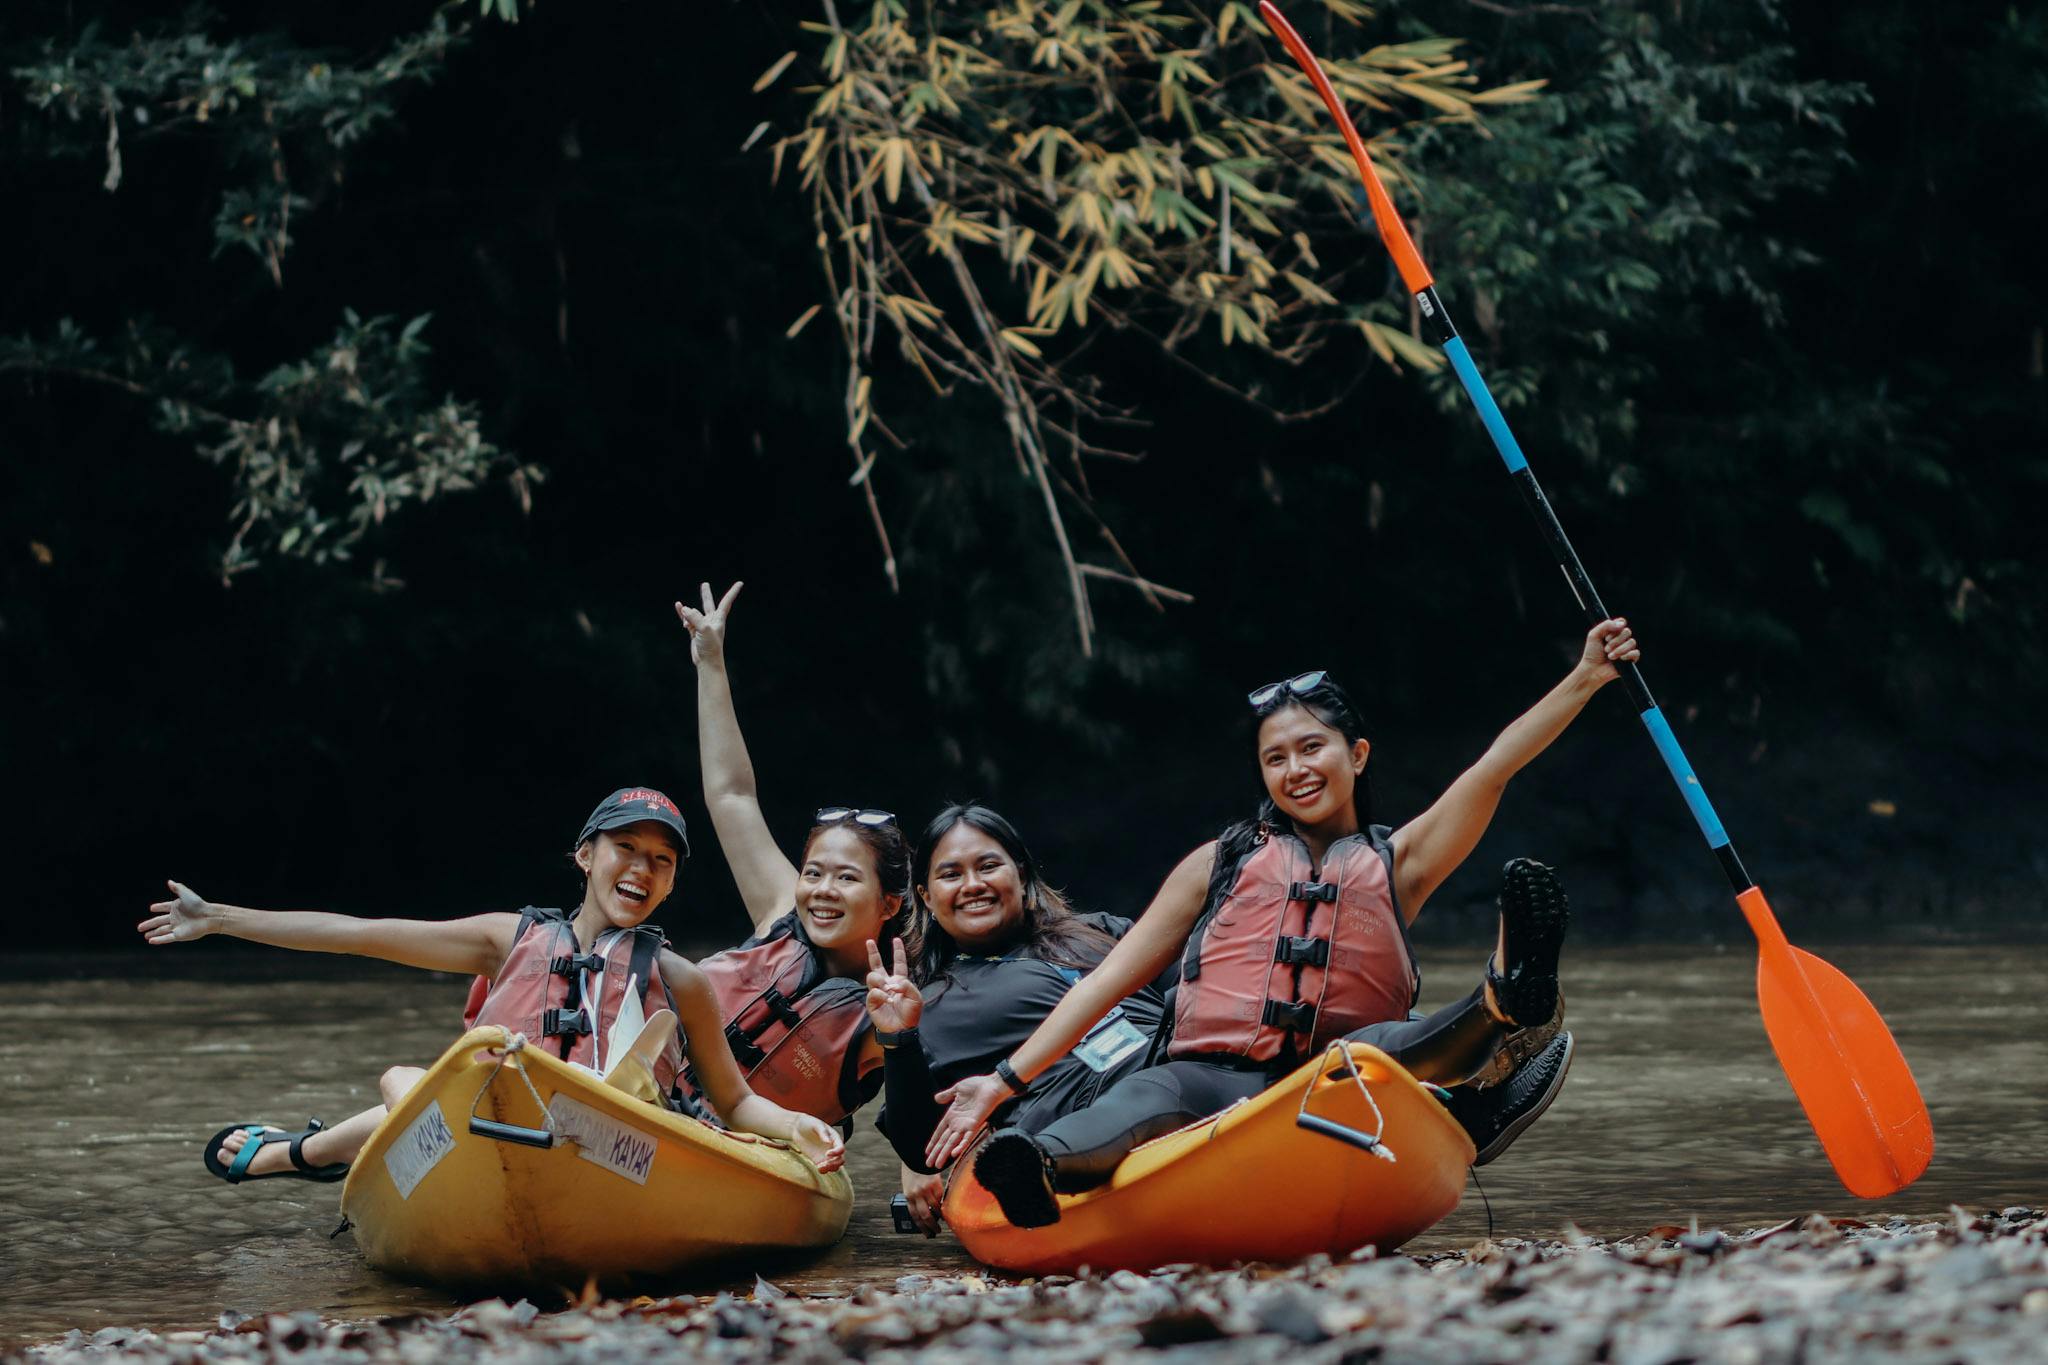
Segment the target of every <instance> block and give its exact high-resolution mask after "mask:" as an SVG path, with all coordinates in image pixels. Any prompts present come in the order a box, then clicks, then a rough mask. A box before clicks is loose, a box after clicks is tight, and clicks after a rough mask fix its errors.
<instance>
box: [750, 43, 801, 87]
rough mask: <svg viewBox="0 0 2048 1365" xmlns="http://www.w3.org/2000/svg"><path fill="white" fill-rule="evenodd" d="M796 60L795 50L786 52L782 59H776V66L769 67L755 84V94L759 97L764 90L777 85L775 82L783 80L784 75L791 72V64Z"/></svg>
mask: <svg viewBox="0 0 2048 1365" xmlns="http://www.w3.org/2000/svg"><path fill="white" fill-rule="evenodd" d="M795 60H796V51H795V49H791V50H790V51H788V52H785V53H783V54H782V55H781V56H780V57H778V58H776V59H775V64H774V65H773V66H771V67H769V68H768V69H767V70H766V71H763V72H762V73H761V75H760V78H759V79H758V80H756V81H755V82H754V93H755V94H757V95H758V94H760V93H761V92H762V91H763V90H766V89H767V88H768V87H769V86H771V85H773V84H775V82H776V81H777V80H779V79H780V78H781V76H782V73H783V72H785V71H787V70H789V64H790V63H791V62H793V61H795Z"/></svg>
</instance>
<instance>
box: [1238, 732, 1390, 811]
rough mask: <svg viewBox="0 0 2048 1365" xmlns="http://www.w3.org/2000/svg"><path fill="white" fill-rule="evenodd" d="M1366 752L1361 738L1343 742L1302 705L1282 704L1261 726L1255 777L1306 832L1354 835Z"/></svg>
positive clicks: (1341, 736)
mask: <svg viewBox="0 0 2048 1365" xmlns="http://www.w3.org/2000/svg"><path fill="white" fill-rule="evenodd" d="M1370 749H1371V746H1370V745H1368V744H1367V743H1366V742H1365V741H1364V740H1362V739H1361V740H1358V741H1357V742H1356V743H1352V744H1347V743H1345V742H1344V734H1343V732H1342V731H1341V730H1338V729H1337V728H1336V727H1334V726H1332V725H1328V724H1326V723H1324V722H1323V721H1322V720H1321V719H1320V718H1318V717H1317V716H1316V714H1315V713H1314V712H1313V711H1310V710H1309V709H1308V708H1307V707H1304V706H1300V705H1289V706H1283V707H1281V708H1280V709H1279V710H1277V711H1275V712H1273V714H1271V715H1269V716H1267V717H1266V718H1265V719H1264V720H1262V721H1260V722H1259V776H1260V777H1261V778H1262V779H1264V781H1265V784H1266V795H1268V796H1270V797H1272V798H1273V804H1274V805H1276V806H1278V807H1279V808H1280V811H1281V813H1282V814H1283V815H1285V816H1287V818H1288V819H1290V820H1292V821H1294V823H1295V824H1297V825H1299V826H1301V827H1303V828H1304V829H1325V828H1327V829H1328V830H1329V831H1330V832H1331V833H1336V834H1351V833H1355V832H1356V831H1357V827H1358V815H1357V810H1356V808H1355V807H1354V806H1353V804H1352V800H1351V797H1352V792H1353V790H1354V789H1355V788H1356V787H1357V785H1358V775H1359V774H1360V773H1362V772H1364V771H1365V759H1366V755H1367V753H1368V752H1370ZM1347 824H1348V825H1349V828H1343V826H1345V825H1347Z"/></svg>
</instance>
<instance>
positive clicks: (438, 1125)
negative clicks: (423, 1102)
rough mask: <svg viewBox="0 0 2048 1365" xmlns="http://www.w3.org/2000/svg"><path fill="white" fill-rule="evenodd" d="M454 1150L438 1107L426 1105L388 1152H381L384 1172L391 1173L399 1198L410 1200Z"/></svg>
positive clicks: (452, 1137)
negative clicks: (428, 1174) (430, 1172)
mask: <svg viewBox="0 0 2048 1365" xmlns="http://www.w3.org/2000/svg"><path fill="white" fill-rule="evenodd" d="M454 1150H455V1135H454V1134H453V1133H451V1132H449V1131H448V1120H447V1119H445V1118H443V1117H441V1106H440V1105H439V1104H429V1105H428V1106H427V1107H426V1111H425V1112H424V1113H422V1114H421V1115H420V1116H419V1117H418V1118H416V1119H414V1120H413V1121H412V1122H411V1123H410V1124H408V1125H406V1129H405V1131H404V1132H402V1133H400V1134H399V1135H398V1141H396V1142H394V1143H392V1144H391V1150H389V1151H387V1152H385V1153H384V1169H385V1170H387V1171H389V1172H391V1183H392V1184H394V1185H396V1186H398V1197H399V1198H400V1199H410V1198H412V1192H413V1191H414V1190H415V1189H417V1188H419V1183H420V1182H421V1181H422V1180H425V1179H426V1178H427V1172H428V1171H431V1170H433V1169H434V1167H435V1166H436V1165H438V1164H439V1163H440V1160H441V1158H442V1157H444V1156H446V1155H448V1154H449V1153H450V1152H452V1151H454Z"/></svg>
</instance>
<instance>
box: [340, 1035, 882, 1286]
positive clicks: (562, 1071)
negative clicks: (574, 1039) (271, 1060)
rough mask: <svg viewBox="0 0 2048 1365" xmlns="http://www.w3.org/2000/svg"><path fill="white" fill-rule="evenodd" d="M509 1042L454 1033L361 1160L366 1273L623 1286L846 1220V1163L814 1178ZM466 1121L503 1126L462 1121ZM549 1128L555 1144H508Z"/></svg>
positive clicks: (465, 1281)
mask: <svg viewBox="0 0 2048 1365" xmlns="http://www.w3.org/2000/svg"><path fill="white" fill-rule="evenodd" d="M508 1041H509V1038H508V1035H507V1033H506V1031H505V1030H504V1029H502V1028H480V1029H473V1030H471V1031H470V1032H469V1033H467V1034H464V1035H463V1036H462V1038H460V1039H459V1040H457V1041H456V1043H455V1044H454V1045H453V1046H452V1047H450V1048H449V1049H448V1051H447V1052H446V1053H445V1054H443V1055H442V1057H441V1059H440V1060H439V1061H438V1062H436V1063H435V1064H434V1066H433V1067H432V1068H431V1069H430V1070H429V1071H428V1072H427V1074H426V1075H425V1076H424V1077H423V1078H422V1079H421V1080H420V1082H419V1083H418V1084H417V1085H415V1086H414V1087H413V1089H412V1090H411V1091H410V1092H409V1093H408V1094H407V1095H406V1096H405V1098H404V1100H403V1101H401V1102H400V1103H399V1105H398V1106H397V1107H396V1108H394V1109H393V1110H392V1111H391V1113H390V1114H389V1115H388V1116H387V1117H386V1118H385V1120H384V1122H383V1123H381V1124H380V1125H378V1127H377V1130H376V1131H375V1132H374V1133H372V1134H371V1135H370V1139H369V1141H368V1143H367V1144H365V1146H364V1148H363V1150H362V1153H361V1155H360V1156H358V1157H357V1158H356V1161H355V1164H354V1166H353V1167H352V1168H351V1170H350V1171H349V1176H348V1181H347V1183H346V1184H345V1185H344V1186H343V1187H342V1195H341V1209H342V1213H343V1214H344V1215H345V1216H346V1217H347V1218H348V1220H349V1221H350V1222H352V1223H353V1224H354V1225H355V1235H356V1242H357V1244H358V1245H359V1246H360V1247H361V1248H362V1250H363V1255H364V1257H365V1258H366V1259H367V1260H368V1261H369V1263H370V1264H371V1265H373V1266H375V1267H376V1268H377V1269H379V1270H383V1271H386V1272H388V1273H390V1274H393V1275H397V1276H400V1277H402V1278H404V1279H409V1280H415V1281H420V1282H424V1283H429V1284H437V1285H444V1286H448V1287H450V1288H499V1287H513V1286H520V1287H532V1288H541V1289H562V1290H569V1291H575V1290H578V1289H581V1288H582V1287H583V1286H584V1285H585V1284H587V1283H589V1282H590V1281H592V1280H593V1279H594V1280H595V1281H596V1282H597V1283H598V1284H599V1285H601V1286H609V1287H614V1288H617V1287H624V1286H626V1285H628V1284H632V1283H637V1282H651V1281H658V1280H662V1279H673V1278H674V1277H675V1276H677V1275H678V1274H681V1273H684V1272H688V1271H691V1270H693V1269H701V1268H706V1267H710V1266H713V1265H718V1264H721V1263H734V1262H737V1261H743V1260H746V1259H749V1258H753V1259H759V1258H761V1257H764V1256H766V1255H769V1254H771V1253H786V1252H792V1251H801V1250H807V1249H813V1248H821V1247H827V1246H830V1245H832V1244H833V1243H834V1242H836V1241H838V1240H839V1238H840V1236H841V1234H843V1233H844V1232H845V1231H846V1221H847V1217H848V1214H849V1213H850V1212H851V1210H852V1207H853V1188H852V1186H851V1185H850V1184H849V1183H848V1181H847V1178H846V1174H845V1172H843V1171H834V1172H832V1173H831V1174H829V1175H821V1174H820V1173H819V1172H818V1170H817V1168H816V1167H815V1166H813V1165H812V1164H811V1162H810V1161H809V1160H808V1159H807V1158H806V1157H804V1156H803V1155H802V1154H800V1153H798V1152H796V1151H795V1150H793V1149H791V1148H790V1147H788V1146H787V1145H785V1144H783V1143H778V1142H771V1141H768V1140H766V1139H762V1138H756V1137H753V1136H751V1135H748V1134H735V1133H728V1132H725V1131H723V1130H721V1129H718V1128H716V1127H713V1126H712V1125H710V1124H707V1123H704V1122H702V1121H700V1120H697V1119H693V1118H688V1117H685V1116H684V1115H681V1114H674V1113H670V1112H668V1111H666V1110H663V1109H659V1108H656V1107H655V1106H653V1105H650V1104H647V1103H644V1102H642V1101H640V1100H637V1099H634V1098H632V1097H631V1096H629V1095H627V1094H625V1093H624V1092H622V1091H619V1090H616V1089H613V1088H612V1087H610V1086H608V1085H606V1084H604V1083H603V1082H602V1081H600V1080H599V1079H598V1078H597V1077H595V1076H593V1075H591V1074H590V1073H588V1072H586V1071H583V1070H581V1069H579V1068H576V1067H572V1066H570V1065H568V1064H567V1063H566V1062H563V1061H560V1060H558V1059H557V1058H554V1057H550V1056H547V1055H545V1054H544V1053H543V1052H542V1051H541V1050H540V1049H538V1048H524V1049H522V1050H520V1051H518V1052H516V1053H514V1054H513V1055H512V1056H511V1058H510V1060H509V1061H506V1062H505V1063H504V1064H503V1065H501V1064H500V1061H501V1058H504V1056H505V1054H504V1052H503V1049H504V1047H505V1045H506V1043H507V1042H508ZM519 1066H523V1067H524V1069H525V1075H526V1078H527V1079H530V1080H531V1081H532V1086H533V1088H532V1090H529V1089H528V1088H527V1084H526V1080H523V1079H522V1078H521V1075H520V1072H519V1070H518V1067H519ZM536 1093H537V1094H538V1096H539V1098H540V1100H541V1102H542V1103H544V1104H545V1105H546V1106H547V1111H548V1119H547V1121H546V1122H544V1120H543V1115H542V1113H541V1110H540V1107H539V1106H538V1105H537V1104H536V1103H535V1094H536ZM472 1116H474V1117H475V1118H476V1119H480V1120H483V1121H484V1122H485V1123H486V1124H496V1125H503V1127H501V1128H499V1129H496V1130H494V1131H496V1132H498V1133H499V1134H500V1135H499V1136H486V1135H483V1134H481V1133H478V1132H475V1131H472V1128H471V1119H472ZM546 1127H552V1128H553V1129H554V1130H555V1131H556V1133H557V1134H558V1135H559V1136H558V1140H556V1141H555V1142H554V1144H553V1145H551V1146H534V1145H527V1144H526V1143H525V1142H521V1141H518V1140H516V1139H517V1137H518V1136H519V1135H520V1134H521V1133H525V1134H528V1135H536V1134H535V1130H541V1129H544V1128H546ZM562 1138H566V1139H567V1140H561V1139H562ZM543 1140H544V1138H543Z"/></svg>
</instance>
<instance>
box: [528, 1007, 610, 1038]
mask: <svg viewBox="0 0 2048 1365" xmlns="http://www.w3.org/2000/svg"><path fill="white" fill-rule="evenodd" d="M540 1031H541V1033H542V1034H543V1035H545V1036H546V1037H549V1038H575V1037H579V1036H581V1035H582V1034H585V1033H595V1032H597V1029H596V1028H595V1027H594V1026H593V1025H592V1024H591V1022H590V1011H589V1010H586V1009H573V1010H563V1009H551V1010H542V1011H541V1016H540Z"/></svg>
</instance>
